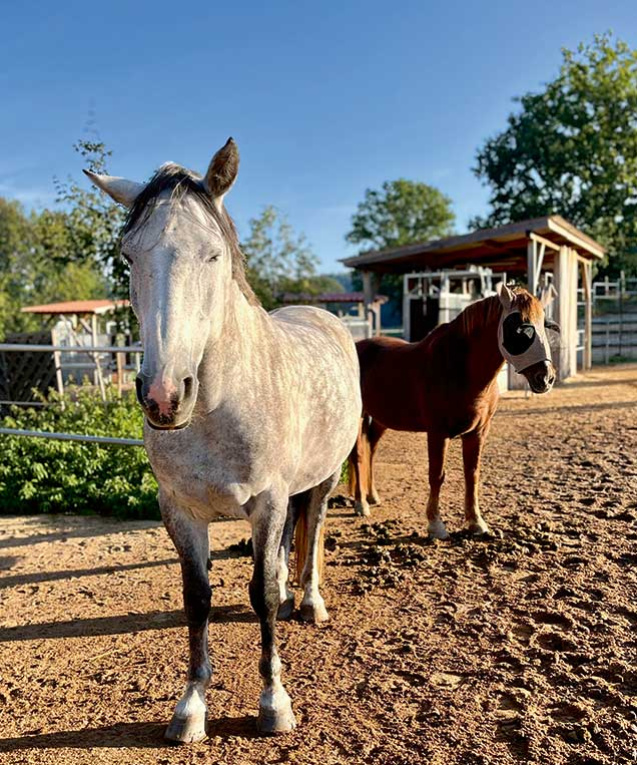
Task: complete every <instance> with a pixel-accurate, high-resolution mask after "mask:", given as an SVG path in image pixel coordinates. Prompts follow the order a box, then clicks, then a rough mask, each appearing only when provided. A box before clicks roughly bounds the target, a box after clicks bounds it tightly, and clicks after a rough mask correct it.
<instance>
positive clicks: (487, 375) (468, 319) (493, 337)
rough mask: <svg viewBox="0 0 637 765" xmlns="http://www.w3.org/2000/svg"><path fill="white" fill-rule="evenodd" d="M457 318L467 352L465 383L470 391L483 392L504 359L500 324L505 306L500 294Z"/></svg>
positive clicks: (474, 393)
mask: <svg viewBox="0 0 637 765" xmlns="http://www.w3.org/2000/svg"><path fill="white" fill-rule="evenodd" d="M463 313H464V314H465V315H464V316H463V315H462V314H461V315H460V316H459V317H458V318H457V319H456V322H458V327H457V331H458V332H459V333H460V334H461V335H462V337H463V339H464V341H465V342H464V343H463V344H462V345H463V346H464V348H465V353H466V364H465V365H464V367H465V370H466V378H467V379H466V381H465V385H467V386H468V388H469V391H470V394H472V395H474V396H479V395H480V394H481V393H482V392H483V391H484V390H486V389H487V388H488V387H489V386H490V385H491V384H492V383H493V381H494V379H495V377H496V376H497V374H498V372H499V371H500V369H501V367H502V364H503V361H504V359H503V358H502V354H501V352H500V346H499V343H498V326H499V324H500V316H501V314H502V306H501V303H500V299H499V298H498V297H497V296H494V297H490V298H485V299H484V300H481V301H479V302H478V303H474V304H473V305H471V306H469V307H468V308H467V309H465V311H464V312H463Z"/></svg>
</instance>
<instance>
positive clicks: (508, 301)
mask: <svg viewBox="0 0 637 765" xmlns="http://www.w3.org/2000/svg"><path fill="white" fill-rule="evenodd" d="M495 291H496V292H497V293H498V297H499V298H500V302H501V303H502V306H503V308H504V310H505V311H508V310H509V308H511V305H512V304H513V301H514V300H515V295H514V294H513V292H512V291H511V290H510V289H509V288H508V287H507V286H506V284H505V283H504V282H499V283H498V285H497V287H496V288H495Z"/></svg>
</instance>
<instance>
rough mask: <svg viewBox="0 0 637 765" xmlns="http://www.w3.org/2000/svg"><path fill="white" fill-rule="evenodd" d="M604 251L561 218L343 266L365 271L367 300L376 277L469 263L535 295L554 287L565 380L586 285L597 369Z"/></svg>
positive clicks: (586, 357) (588, 348)
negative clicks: (599, 265) (595, 325)
mask: <svg viewBox="0 0 637 765" xmlns="http://www.w3.org/2000/svg"><path fill="white" fill-rule="evenodd" d="M603 256H604V248H603V247H602V246H601V245H600V244H599V243H598V242H596V241H595V240H594V239H591V238H590V237H589V236H587V235H586V234H584V233H583V232H582V231H580V230H579V229H577V228H575V226H573V225H571V224H570V223H569V222H568V221H566V220H564V218H562V217H560V216H559V215H549V216H546V217H543V218H534V219H532V220H525V221H520V222H517V223H510V224H507V225H505V226H499V227H498V228H492V229H481V230H478V231H473V232H471V233H469V234H463V235H461V236H450V237H446V238H445V239H439V240H437V241H434V242H423V243H421V244H411V245H406V246H404V247H395V248H392V249H387V250H379V251H372V252H366V253H363V254H362V255H357V256H354V257H351V258H344V259H343V260H342V261H341V262H342V263H343V264H344V265H346V266H348V267H349V268H355V269H357V270H358V271H361V273H362V277H363V289H364V293H365V296H366V300H370V301H371V299H372V296H373V295H374V293H375V285H374V281H375V279H374V277H375V276H379V275H382V274H401V273H406V272H409V271H416V270H421V271H429V270H439V269H443V268H465V267H466V266H467V265H469V264H475V265H479V266H485V267H488V268H491V269H492V270H493V271H494V273H506V274H507V277H508V276H515V277H517V278H518V279H523V280H525V281H526V283H527V285H528V289H529V291H530V292H532V293H533V294H538V291H539V289H540V288H541V287H542V286H547V285H548V284H549V283H552V284H553V285H554V286H555V288H556V290H557V298H556V300H555V304H554V309H553V316H554V318H555V320H556V321H557V322H558V323H559V324H560V326H561V328H562V333H561V340H560V352H559V358H558V359H556V362H557V367H558V374H559V377H560V379H565V378H567V377H571V376H572V375H574V374H575V373H576V371H577V348H578V342H577V338H578V327H577V305H578V289H579V283H580V282H581V286H582V292H583V296H584V299H583V303H584V343H583V366H584V368H585V369H589V368H590V367H591V364H592V345H591V343H592V315H593V307H592V294H591V284H592V270H593V263H595V262H598V261H600V260H601V259H602V257H603Z"/></svg>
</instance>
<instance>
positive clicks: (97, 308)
mask: <svg viewBox="0 0 637 765" xmlns="http://www.w3.org/2000/svg"><path fill="white" fill-rule="evenodd" d="M129 305H130V302H129V301H128V300H108V299H102V300H68V301H66V302H64V303H46V304H44V305H30V306H25V307H24V308H22V309H21V311H22V313H39V314H46V315H50V316H56V315H60V314H103V313H111V312H112V311H114V310H115V309H116V308H128V306H129Z"/></svg>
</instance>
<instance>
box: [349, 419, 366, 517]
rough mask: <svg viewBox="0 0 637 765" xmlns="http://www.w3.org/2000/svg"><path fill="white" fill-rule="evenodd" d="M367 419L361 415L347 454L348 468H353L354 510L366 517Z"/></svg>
mask: <svg viewBox="0 0 637 765" xmlns="http://www.w3.org/2000/svg"><path fill="white" fill-rule="evenodd" d="M368 427H369V423H368V419H367V416H366V415H364V416H363V417H361V420H360V423H359V427H358V436H357V438H356V443H355V444H354V447H353V449H352V452H351V454H350V456H349V462H350V469H353V470H354V481H353V484H354V511H355V513H356V515H362V516H364V517H367V516H369V515H370V511H369V504H368V502H367V495H368V494H369V468H370V461H369V454H370V452H369V439H368V437H367V436H368V433H367V431H368Z"/></svg>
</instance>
